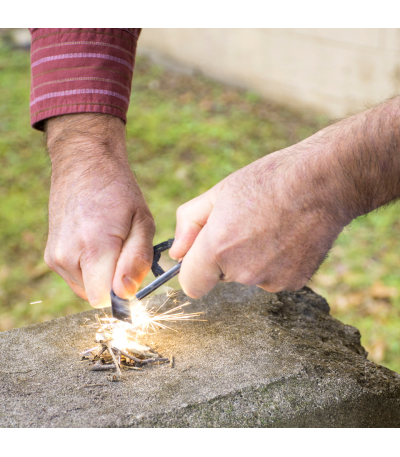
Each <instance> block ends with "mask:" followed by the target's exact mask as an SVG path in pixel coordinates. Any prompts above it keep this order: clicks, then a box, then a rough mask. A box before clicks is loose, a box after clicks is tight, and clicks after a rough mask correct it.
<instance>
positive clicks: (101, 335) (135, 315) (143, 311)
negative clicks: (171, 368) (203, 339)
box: [84, 291, 204, 353]
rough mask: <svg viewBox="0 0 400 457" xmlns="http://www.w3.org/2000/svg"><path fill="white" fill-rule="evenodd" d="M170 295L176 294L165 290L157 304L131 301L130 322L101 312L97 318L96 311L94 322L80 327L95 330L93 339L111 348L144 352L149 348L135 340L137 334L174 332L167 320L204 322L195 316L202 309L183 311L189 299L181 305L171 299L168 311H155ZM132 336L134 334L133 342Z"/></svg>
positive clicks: (161, 306)
mask: <svg viewBox="0 0 400 457" xmlns="http://www.w3.org/2000/svg"><path fill="white" fill-rule="evenodd" d="M174 295H176V293H173V292H171V291H168V292H167V299H166V300H165V301H164V302H163V303H162V304H161V305H160V306H158V307H157V306H152V305H151V299H149V300H147V301H146V302H145V303H143V302H141V301H138V300H132V302H131V317H132V324H130V323H128V322H122V321H120V320H118V319H115V318H114V317H109V316H108V315H107V314H106V313H105V312H104V311H103V314H104V317H99V316H98V315H97V314H96V321H97V322H95V323H91V324H89V325H84V326H85V327H90V328H95V329H97V334H96V339H97V340H99V341H100V340H108V341H110V343H111V346H112V347H115V348H118V349H121V350H127V349H134V350H136V351H141V352H144V353H145V352H146V351H148V350H149V349H150V348H149V347H147V346H144V345H142V344H141V343H139V342H138V341H137V338H138V337H139V336H142V335H149V334H153V333H155V332H156V331H157V330H160V329H164V330H165V329H169V330H173V331H176V330H175V329H173V328H171V327H169V326H167V325H166V323H170V322H179V321H204V319H199V316H200V315H201V314H203V313H202V312H197V313H185V312H184V310H183V308H184V307H186V306H188V305H190V302H188V301H187V302H185V303H183V304H177V301H176V300H173V302H174V303H175V304H177V306H175V307H174V308H172V309H170V310H168V311H164V312H159V311H160V310H161V308H163V307H164V306H165V305H166V303H167V302H168V301H169V300H170V299H171V298H172V297H174ZM132 337H136V338H135V341H134V340H133V339H132Z"/></svg>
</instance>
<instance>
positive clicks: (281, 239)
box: [170, 98, 400, 298]
mask: <svg viewBox="0 0 400 457" xmlns="http://www.w3.org/2000/svg"><path fill="white" fill-rule="evenodd" d="M399 101H400V99H399V98H397V99H394V100H392V101H390V102H388V103H386V104H383V105H381V106H378V107H377V108H374V109H373V110H370V111H366V112H364V113H361V114H360V115H357V116H354V117H352V118H349V119H347V120H345V121H342V122H340V123H338V124H335V125H333V126H331V127H328V128H326V129H324V130H322V131H320V132H318V133H317V134H315V135H313V136H312V137H310V138H308V139H307V140H304V141H303V142H301V143H299V144H297V145H294V146H292V147H290V148H287V149H285V150H282V151H278V152H275V153H274V154H270V155H269V156H266V157H264V158H262V159H260V160H258V161H256V162H254V163H252V164H250V165H248V166H247V167H245V168H243V169H241V170H239V171H237V172H236V173H233V174H232V175H230V176H228V177H227V178H226V179H224V180H223V181H221V182H220V183H219V184H217V185H216V186H215V187H213V188H212V189H211V190H209V191H208V192H206V193H205V194H203V195H201V196H200V197H197V198H195V199H194V200H192V201H190V202H188V203H186V204H184V205H183V206H181V207H180V208H179V209H178V212H177V227H176V233H175V242H174V244H173V246H172V248H171V250H170V256H171V257H172V258H175V259H179V258H182V257H184V259H183V262H182V267H181V272H180V276H179V281H180V284H181V286H182V288H183V289H184V291H185V292H186V294H187V295H189V296H191V297H193V298H199V297H201V296H202V295H204V294H206V293H207V292H209V291H210V290H211V289H212V288H213V287H214V286H215V285H216V284H217V282H218V281H219V280H223V281H227V282H232V281H236V282H239V283H242V284H245V285H249V286H254V285H258V286H259V287H262V288H263V289H265V290H268V291H270V292H278V291H281V290H285V289H286V290H297V289H300V288H301V287H303V286H304V285H305V284H306V283H307V282H308V280H309V279H310V278H311V276H312V275H313V274H314V272H315V271H316V270H317V268H318V267H319V265H320V264H321V262H322V261H323V260H324V258H325V256H326V255H327V253H328V251H329V249H330V248H331V246H332V244H333V243H334V241H335V239H336V238H337V236H338V235H339V233H340V232H341V231H342V229H343V228H344V227H345V226H346V225H347V224H349V223H350V221H351V220H352V219H353V218H355V217H357V216H359V215H361V214H365V213H367V212H369V211H372V210H374V209H376V208H378V207H379V206H381V205H383V204H386V203H388V202H390V201H392V200H393V199H396V198H398V197H399V196H400V179H399V176H400V150H399V144H400V133H399V132H400V131H399V128H398V122H399V117H400V116H399V113H400V108H399V105H400V103H399Z"/></svg>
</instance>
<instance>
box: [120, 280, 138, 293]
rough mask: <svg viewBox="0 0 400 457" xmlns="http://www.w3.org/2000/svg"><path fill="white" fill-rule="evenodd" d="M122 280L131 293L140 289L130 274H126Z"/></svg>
mask: <svg viewBox="0 0 400 457" xmlns="http://www.w3.org/2000/svg"><path fill="white" fill-rule="evenodd" d="M122 282H123V284H124V286H125V288H126V290H127V291H128V292H129V293H132V294H135V293H136V291H137V290H138V286H137V284H136V282H135V281H134V280H133V279H132V278H129V277H128V276H124V277H123V278H122Z"/></svg>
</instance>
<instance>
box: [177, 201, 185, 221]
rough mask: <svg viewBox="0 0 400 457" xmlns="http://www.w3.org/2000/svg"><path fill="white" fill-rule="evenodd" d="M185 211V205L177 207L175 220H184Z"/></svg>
mask: <svg viewBox="0 0 400 457" xmlns="http://www.w3.org/2000/svg"><path fill="white" fill-rule="evenodd" d="M186 211H187V203H185V204H183V205H181V206H179V208H178V209H177V210H176V218H177V219H178V220H179V219H184V218H185V215H186Z"/></svg>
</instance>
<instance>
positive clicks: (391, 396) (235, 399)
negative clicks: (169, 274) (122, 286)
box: [0, 284, 400, 427]
mask: <svg viewBox="0 0 400 457" xmlns="http://www.w3.org/2000/svg"><path fill="white" fill-rule="evenodd" d="M180 297H181V299H184V296H183V294H181V296H180ZM154 300H155V301H157V300H161V297H156V298H154ZM190 308H191V310H193V311H195V310H196V311H197V310H204V311H206V315H205V317H206V318H207V321H206V322H186V323H181V324H180V325H179V326H177V325H175V328H178V329H179V333H175V332H172V331H162V332H159V333H157V334H156V335H155V336H152V337H151V338H149V339H148V340H147V341H148V342H149V343H150V344H152V345H153V346H156V348H157V349H158V350H159V351H160V352H161V353H162V354H164V355H170V354H174V355H175V357H176V364H175V368H170V367H169V366H167V365H161V366H154V367H149V368H148V369H146V370H144V371H143V372H132V371H130V372H128V373H126V374H125V379H124V381H123V382H119V383H110V382H108V381H107V380H106V373H103V372H90V371H88V366H87V364H86V363H82V362H80V361H79V359H80V357H79V356H78V352H80V351H82V350H83V349H87V348H89V347H92V345H93V344H92V341H93V337H94V333H93V332H94V331H93V330H90V329H87V328H84V327H82V326H81V324H82V323H83V321H84V319H85V318H87V317H93V315H94V311H89V312H85V313H81V314H76V315H72V316H68V317H65V318H61V319H56V320H53V321H50V322H46V323H44V324H38V325H32V326H29V327H25V328H22V329H15V330H11V331H8V332H3V333H0V348H1V368H0V426H1V427H104V426H108V427H282V426H295V427H321V426H324V427H356V426H358V427H370V426H374V427H389V426H391V427H396V426H400V375H398V374H396V373H394V372H392V371H390V370H388V369H386V368H384V367H381V366H378V365H376V364H374V363H372V362H369V361H367V359H366V353H365V351H364V349H363V348H362V347H361V345H360V341H359V340H360V334H359V332H358V331H357V330H356V329H355V328H353V327H350V326H346V325H343V324H342V323H340V322H339V321H337V320H335V319H333V318H332V317H330V316H329V307H328V304H327V303H326V301H325V300H324V299H323V298H321V297H319V296H318V295H316V294H314V293H313V292H312V291H311V290H310V289H307V288H305V289H303V290H302V291H301V292H300V293H297V294H289V293H286V292H284V293H281V294H277V295H274V294H269V293H267V292H264V291H262V290H260V289H258V288H248V287H244V286H241V285H238V284H221V285H219V286H218V287H217V288H216V289H215V290H214V291H212V292H211V293H210V294H209V295H208V296H207V297H205V298H203V299H201V300H193V305H192V306H191V307H190ZM188 311H189V310H188ZM97 383H100V384H105V386H98V387H93V388H85V387H83V386H84V385H85V384H97Z"/></svg>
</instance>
